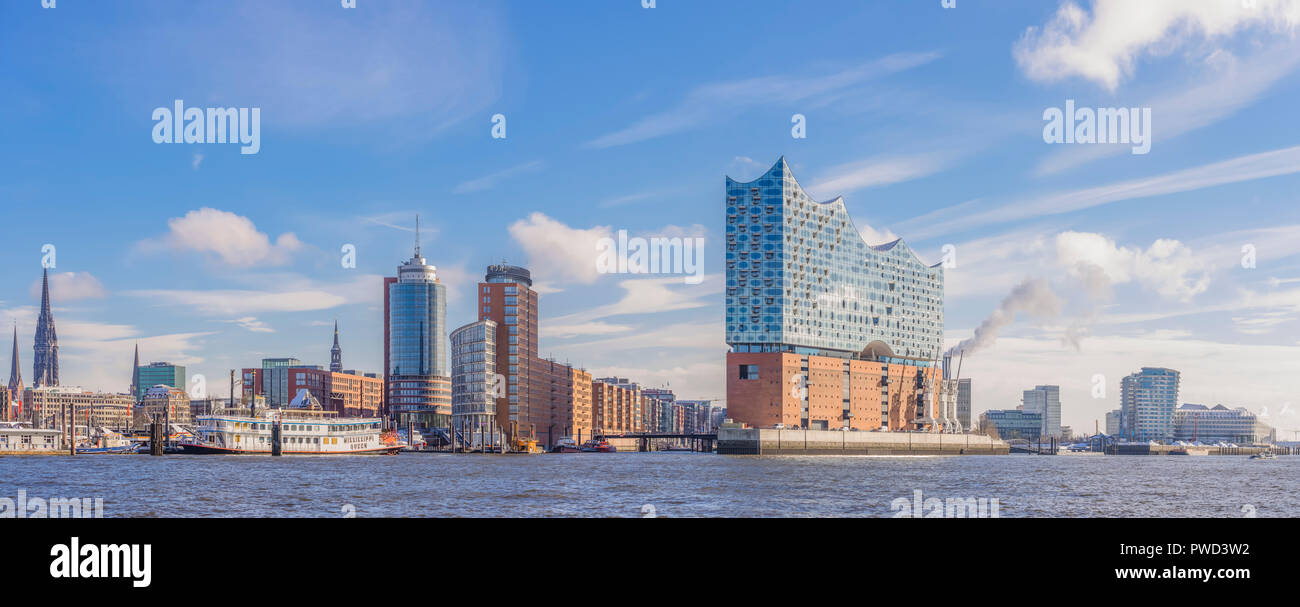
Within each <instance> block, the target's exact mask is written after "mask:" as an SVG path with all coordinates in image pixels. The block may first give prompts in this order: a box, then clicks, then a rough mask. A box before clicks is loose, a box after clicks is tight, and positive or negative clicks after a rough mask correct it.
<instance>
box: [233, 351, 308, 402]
mask: <svg viewBox="0 0 1300 607" xmlns="http://www.w3.org/2000/svg"><path fill="white" fill-rule="evenodd" d="M301 366H302V361H300V360H298V359H296V358H263V359H262V368H261V369H244V371H243V376H244V382H243V386H244V397H245V398H246V399H247V398H251V397H252V396H253V395H261V396H263V397H265V398H266V404H267V406H269V407H272V408H284V407H287V406H289V401H290V400H292V399H293V396H294V392H293V390H291V389H290V388H289V369H292V368H294V367H301Z"/></svg>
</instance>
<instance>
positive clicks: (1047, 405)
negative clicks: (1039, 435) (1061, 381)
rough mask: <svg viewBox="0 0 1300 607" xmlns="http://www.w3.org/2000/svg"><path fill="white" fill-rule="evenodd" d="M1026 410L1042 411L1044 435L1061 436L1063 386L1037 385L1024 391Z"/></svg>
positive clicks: (1046, 436) (1045, 436)
mask: <svg viewBox="0 0 1300 607" xmlns="http://www.w3.org/2000/svg"><path fill="white" fill-rule="evenodd" d="M1024 410H1025V411H1030V412H1036V413H1041V414H1042V416H1043V437H1044V438H1048V437H1056V438H1061V435H1062V433H1061V387H1060V386H1035V387H1034V389H1033V390H1025V392H1024Z"/></svg>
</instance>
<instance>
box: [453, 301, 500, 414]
mask: <svg viewBox="0 0 1300 607" xmlns="http://www.w3.org/2000/svg"><path fill="white" fill-rule="evenodd" d="M496 340H497V323H495V322H493V321H491V320H480V321H478V322H473V323H470V324H468V325H465V326H463V327H460V328H459V329H456V330H455V331H452V332H451V423H452V426H453V427H454V428H456V431H458V432H462V433H465V434H466V435H470V436H473V435H478V434H480V433H482V434H490V433H493V432H494V431H495V430H496V414H497V400H496V397H497V396H498V395H497V391H499V390H500V391H504V390H505V385H504V384H505V382H504V379H505V377H504V376H500V377H501V379H502V380H503V381H501V382H500V383H498V382H497V378H498V377H499V376H498V374H497V364H496V356H497V344H496Z"/></svg>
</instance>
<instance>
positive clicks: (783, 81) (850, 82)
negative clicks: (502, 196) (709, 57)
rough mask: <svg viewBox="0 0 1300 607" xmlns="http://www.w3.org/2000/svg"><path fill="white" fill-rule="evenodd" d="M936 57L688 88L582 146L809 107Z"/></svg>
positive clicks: (908, 56) (899, 57) (895, 58)
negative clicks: (665, 106) (673, 101)
mask: <svg viewBox="0 0 1300 607" xmlns="http://www.w3.org/2000/svg"><path fill="white" fill-rule="evenodd" d="M939 57H940V53H938V52H927V53H899V54H894V55H889V56H886V57H882V58H880V59H877V60H874V61H870V62H868V63H865V64H862V65H859V66H856V67H853V68H850V69H846V70H842V71H839V72H835V73H832V74H826V75H822V76H816V77H811V78H797V77H789V76H764V77H761V78H751V79H748V80H735V81H729V82H720V83H715V84H707V85H703V86H699V87H696V88H695V89H692V90H691V91H690V92H688V93H687V94H686V98H685V99H683V100H682V101H681V102H680V103H679V104H677V105H676V106H675V107H673V108H672V109H670V110H668V111H666V112H662V113H659V114H654V115H651V116H647V117H645V118H643V119H641V120H639V121H637V122H635V123H633V124H632V125H630V126H628V127H626V128H623V129H621V130H618V131H615V132H613V133H609V134H607V135H602V136H600V137H597V138H596V139H593V140H591V141H588V142H587V143H585V144H583V145H584V147H588V148H598V149H599V148H608V147H614V146H620V145H627V144H630V143H637V142H640V141H646V140H649V139H655V138H658V137H663V136H665V135H669V134H672V133H678V132H682V131H687V130H690V129H693V128H696V127H699V126H701V125H704V124H707V123H711V122H721V121H723V120H725V119H727V118H728V117H730V116H734V115H736V114H737V113H739V112H740V111H741V110H744V109H746V108H749V107H754V106H759V105H789V104H792V103H800V102H805V103H815V102H817V100H818V98H820V97H823V96H826V95H830V94H832V93H834V92H837V91H841V90H843V89H845V88H848V87H851V86H854V85H858V84H861V83H863V82H866V81H868V80H871V79H874V78H881V77H884V76H888V75H890V74H894V73H897V72H902V71H905V70H909V69H912V68H915V67H917V66H921V65H925V64H927V63H929V62H931V61H934V60H935V59H938V58H939Z"/></svg>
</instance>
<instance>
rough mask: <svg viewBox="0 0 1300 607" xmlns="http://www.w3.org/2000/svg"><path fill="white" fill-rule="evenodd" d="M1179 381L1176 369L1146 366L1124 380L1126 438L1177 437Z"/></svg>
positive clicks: (1123, 427) (1122, 398)
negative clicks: (1175, 422)
mask: <svg viewBox="0 0 1300 607" xmlns="http://www.w3.org/2000/svg"><path fill="white" fill-rule="evenodd" d="M1178 380H1179V374H1178V371H1175V370H1173V369H1165V368H1160V367H1142V370H1140V371H1138V372H1137V373H1134V374H1132V375H1129V376H1127V377H1125V378H1124V379H1123V381H1121V382H1120V402H1121V404H1122V409H1123V415H1122V417H1121V424H1120V437H1121V438H1122V439H1124V440H1130V441H1137V442H1145V441H1152V440H1156V441H1159V440H1167V439H1169V438H1172V437H1173V431H1174V410H1175V409H1177V407H1178Z"/></svg>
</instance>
